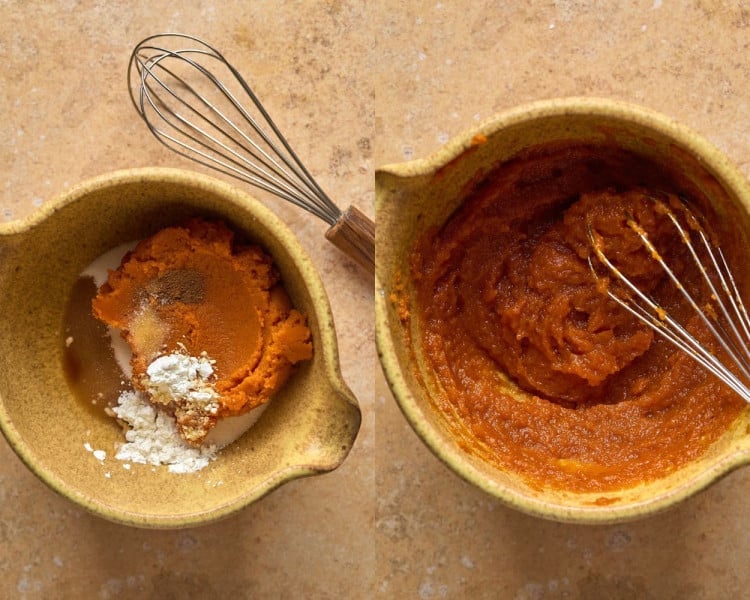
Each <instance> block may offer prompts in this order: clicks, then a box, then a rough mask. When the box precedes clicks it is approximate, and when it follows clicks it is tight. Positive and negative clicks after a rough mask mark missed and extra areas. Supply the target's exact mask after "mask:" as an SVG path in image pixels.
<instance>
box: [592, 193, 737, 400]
mask: <svg viewBox="0 0 750 600" xmlns="http://www.w3.org/2000/svg"><path fill="white" fill-rule="evenodd" d="M650 199H651V201H653V203H654V207H655V210H656V212H657V213H659V214H661V215H663V216H664V217H666V218H667V219H668V222H669V223H671V226H672V227H673V228H674V232H675V234H676V235H677V237H678V239H679V240H680V241H681V242H682V243H683V244H684V248H685V250H686V253H685V254H686V255H687V256H688V257H689V261H688V263H687V264H692V265H693V266H694V267H695V268H696V269H697V272H698V274H699V278H698V279H699V281H702V283H703V286H704V287H703V289H704V290H705V292H704V293H702V294H699V293H698V292H697V291H696V289H695V286H688V285H687V284H686V282H685V281H683V280H681V279H680V277H678V275H677V274H676V273H675V270H674V269H673V267H671V266H670V265H669V264H667V262H666V261H665V259H664V257H663V256H662V254H661V253H660V252H659V250H658V249H657V248H656V247H655V244H654V243H653V241H652V240H651V239H650V238H649V233H648V232H647V231H646V230H645V229H644V228H643V227H642V226H641V225H640V224H639V223H638V222H637V221H636V219H635V218H634V217H633V216H632V215H630V214H627V215H626V222H627V226H628V227H629V228H630V229H631V230H632V231H633V232H634V233H635V234H636V235H637V236H638V238H640V241H641V243H642V245H643V248H645V250H646V251H647V252H648V254H649V255H650V256H651V258H653V260H655V261H656V262H657V263H658V264H659V265H660V267H661V270H662V271H663V273H664V274H665V275H666V277H667V278H668V280H669V281H670V282H671V285H673V286H674V290H675V291H677V293H678V294H677V297H681V298H682V299H684V300H685V302H686V303H687V304H688V305H689V307H690V308H691V309H692V311H693V312H694V313H695V314H696V315H697V316H698V317H699V319H700V321H701V322H703V324H704V325H705V326H706V328H707V329H708V331H709V332H710V335H711V336H712V337H713V338H714V339H715V340H716V341H717V342H718V345H719V346H720V347H721V349H722V350H723V354H724V356H726V360H725V362H723V361H722V360H720V359H719V358H718V356H717V355H716V354H715V353H714V352H712V351H711V350H710V349H709V348H707V347H706V346H705V345H704V344H703V343H701V342H700V341H699V340H698V339H697V338H696V337H695V336H694V335H693V334H692V333H691V332H690V331H688V329H687V328H686V327H685V325H684V324H681V323H680V322H678V321H677V320H676V319H675V318H674V316H673V315H672V314H670V311H668V310H667V309H666V308H664V307H663V306H661V305H660V304H659V303H658V302H657V301H656V299H655V298H654V297H653V295H650V294H647V293H645V292H644V291H643V290H642V288H641V287H639V286H638V285H636V283H634V281H633V280H631V279H630V278H629V277H627V276H626V275H625V274H624V273H623V272H622V270H621V269H619V268H618V267H617V266H616V265H615V264H614V262H613V259H614V257H609V256H608V255H607V251H606V241H607V240H606V238H605V237H604V236H603V235H602V234H601V233H600V232H598V231H596V230H595V229H594V228H593V227H592V226H591V223H589V224H588V236H589V242H590V245H591V249H592V251H593V256H594V257H596V261H598V263H599V265H601V266H603V267H605V268H606V270H607V271H608V272H609V274H610V275H611V276H612V277H613V278H614V279H615V280H616V281H619V282H620V283H621V284H622V285H611V284H608V285H607V287H606V289H607V294H608V295H609V297H610V298H612V299H613V300H614V301H615V302H617V303H618V304H619V305H620V306H622V307H623V308H625V309H626V310H627V311H628V312H630V313H631V314H632V315H633V316H635V317H636V318H638V319H639V320H640V321H641V322H643V323H645V324H646V325H647V326H649V327H650V328H651V329H652V330H653V331H654V332H655V333H657V334H659V335H661V336H662V337H664V338H665V339H667V340H668V341H669V342H671V343H672V344H674V346H676V347H677V348H679V349H680V350H681V351H683V352H685V353H686V354H687V355H688V356H690V357H691V358H692V359H693V360H695V361H696V362H697V363H698V364H700V365H702V366H703V367H704V368H706V369H707V370H708V371H710V372H711V373H713V374H714V375H715V376H716V377H718V378H719V379H720V380H721V381H723V382H724V383H725V384H727V385H728V386H729V387H730V388H731V389H732V390H734V391H735V392H736V393H737V394H739V395H740V396H741V397H742V398H743V399H744V400H745V401H746V402H750V388H749V387H748V385H747V383H746V382H747V381H750V348H748V340H750V319H749V318H748V312H747V310H746V308H745V304H744V302H743V300H742V297H741V294H740V291H739V289H738V286H737V283H736V281H735V278H734V277H733V275H732V272H731V270H730V268H729V265H728V264H727V260H726V258H725V256H724V253H723V252H722V251H721V249H720V248H719V247H718V246H716V245H715V244H714V243H713V242H712V240H711V238H710V236H709V235H708V233H707V232H706V229H705V228H704V227H703V226H702V225H701V222H700V220H699V219H698V217H697V216H696V214H694V213H693V212H692V211H691V210H690V208H689V207H688V206H687V205H686V204H685V203H684V202H680V201H677V200H676V197H672V200H673V201H672V202H670V203H669V204H668V203H667V202H666V201H664V200H662V199H660V198H658V197H656V196H652V197H650ZM589 264H590V266H591V268H592V271H593V272H594V275H595V276H596V277H597V278H601V277H602V276H601V275H600V274H599V270H598V269H597V264H596V263H595V260H594V258H593V257H592V256H590V257H589Z"/></svg>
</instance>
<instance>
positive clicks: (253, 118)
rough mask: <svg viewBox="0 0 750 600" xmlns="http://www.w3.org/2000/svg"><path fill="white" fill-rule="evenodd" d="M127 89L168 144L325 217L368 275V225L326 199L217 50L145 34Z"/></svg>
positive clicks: (330, 235) (371, 238)
mask: <svg viewBox="0 0 750 600" xmlns="http://www.w3.org/2000/svg"><path fill="white" fill-rule="evenodd" d="M128 90H129V92H130V98H131V100H132V101H133V105H134V106H135V108H136V110H137V111H138V113H139V114H140V116H141V117H142V118H143V120H144V121H145V123H146V125H147V126H148V128H149V130H150V131H151V133H152V134H153V135H154V136H155V137H156V138H157V139H158V140H159V141H160V142H162V143H163V144H164V145H165V146H167V147H168V148H170V149H171V150H173V151H174V152H176V153H177V154H180V155H181V156H184V157H186V158H189V159H191V160H193V161H195V162H197V163H200V164H202V165H204V166H207V167H210V168H212V169H215V170H216V171H219V172H221V173H223V174H225V175H229V176H231V177H234V178H236V179H239V180H241V181H244V182H246V183H248V184H250V185H252V186H254V187H256V188H259V189H262V190H264V191H266V192H269V193H271V194H273V195H275V196H276V197H278V198H280V199H282V200H285V201H288V202H291V203H292V204H294V205H296V206H299V207H300V208H303V209H304V210H306V211H308V212H309V213H311V214H313V215H315V216H316V217H318V218H320V219H322V220H323V221H325V222H326V223H327V224H328V225H329V226H330V227H329V229H328V230H327V231H326V234H325V235H326V238H327V239H328V240H329V241H331V242H332V243H333V244H334V245H336V246H337V247H338V248H339V249H341V250H343V251H344V252H345V253H346V254H348V255H349V256H350V257H351V258H353V259H354V260H355V261H356V262H358V263H359V264H360V265H362V266H363V267H365V268H366V269H368V270H369V271H370V272H372V271H373V269H374V262H375V225H374V223H373V222H372V220H370V219H369V218H368V217H367V216H366V215H364V213H362V212H361V211H360V210H359V209H357V208H356V207H354V206H350V207H349V208H348V209H346V210H345V211H342V210H341V209H339V208H338V206H337V205H336V204H335V203H334V202H333V201H331V199H330V198H329V197H328V195H327V194H326V193H325V192H324V191H323V189H322V188H321V187H320V186H319V185H318V183H317V182H316V181H315V179H314V178H313V176H312V175H311V174H310V172H309V171H308V170H307V169H306V168H305V166H304V164H303V163H302V161H301V160H300V159H299V158H298V157H297V155H296V154H295V152H294V150H293V149H292V147H291V146H290V145H289V143H288V142H287V140H286V139H285V138H284V136H283V135H282V134H281V131H279V128H278V127H277V126H276V124H275V123H274V122H273V120H272V119H271V117H270V116H269V114H268V112H266V110H265V108H264V107H263V105H262V104H261V102H260V100H259V99H258V97H257V96H256V95H255V93H254V92H253V90H252V89H251V88H250V86H249V85H248V83H247V82H246V81H245V79H244V78H243V77H242V76H241V75H240V73H239V72H238V71H237V70H236V69H235V68H234V67H233V66H232V65H231V64H230V63H229V62H228V61H227V59H226V58H224V56H223V55H222V54H221V53H220V52H219V51H218V50H216V49H215V48H214V47H212V46H210V45H209V44H207V43H206V42H204V41H202V40H200V39H199V38H196V37H194V36H191V35H185V34H180V33H165V34H158V35H153V36H150V37H147V38H145V39H144V40H142V41H141V42H140V43H139V44H138V45H136V47H135V48H134V50H133V52H132V54H131V57H130V63H129V65H128Z"/></svg>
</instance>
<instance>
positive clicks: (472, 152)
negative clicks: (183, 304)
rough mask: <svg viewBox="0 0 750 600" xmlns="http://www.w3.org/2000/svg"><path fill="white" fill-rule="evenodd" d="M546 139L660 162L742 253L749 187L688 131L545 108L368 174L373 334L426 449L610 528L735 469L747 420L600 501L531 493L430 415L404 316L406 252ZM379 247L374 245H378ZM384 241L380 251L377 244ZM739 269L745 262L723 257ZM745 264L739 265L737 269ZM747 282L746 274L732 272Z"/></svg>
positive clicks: (472, 474) (430, 387)
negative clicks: (688, 457)
mask: <svg viewBox="0 0 750 600" xmlns="http://www.w3.org/2000/svg"><path fill="white" fill-rule="evenodd" d="M555 142H584V143H595V144H596V143H599V144H616V145H618V146H620V147H621V148H623V149H626V150H629V151H631V152H634V153H636V154H639V155H642V156H644V157H645V158H647V159H649V160H651V161H652V162H654V163H656V164H660V165H666V166H667V167H668V168H669V169H670V170H672V171H674V172H676V173H679V174H680V175H681V176H682V177H684V178H685V179H686V181H687V182H688V183H689V184H690V185H691V186H694V187H695V189H696V190H697V191H699V192H700V193H702V194H703V195H705V196H706V197H707V198H708V199H709V201H710V205H711V206H710V207H706V208H707V209H708V210H710V211H712V212H714V213H715V215H716V219H715V220H716V221H717V222H718V223H719V224H720V228H721V229H722V230H721V231H720V232H719V233H720V235H722V236H723V239H727V238H728V237H731V240H732V242H733V247H734V248H739V249H742V248H746V247H747V242H748V236H749V234H750V217H749V216H748V214H749V213H748V206H749V205H748V201H749V200H750V191H749V190H748V186H747V183H746V182H745V180H744V179H743V178H742V176H741V175H740V174H739V173H738V172H737V171H736V170H735V169H734V168H733V167H732V166H731V165H730V164H729V163H728V162H727V160H726V159H725V158H724V157H723V156H722V155H721V154H720V153H719V152H718V151H716V149H715V148H713V147H712V146H711V145H710V144H708V143H707V142H706V141H705V140H703V139H702V138H700V137H699V136H697V135H696V134H695V133H693V132H691V131H689V130H687V129H685V128H683V127H681V126H679V125H678V124H675V123H674V122H672V121H670V120H669V119H667V118H665V117H662V116H660V115H656V114H653V113H651V112H649V111H646V110H643V109H640V108H638V107H634V106H630V105H626V104H620V103H615V102H609V101H599V100H595V99H570V100H563V101H549V102H542V103H537V104H534V105H531V106H525V107H521V108H519V109H516V110H514V111H511V112H508V113H505V114H503V115H500V116H498V117H497V118H496V119H494V120H492V121H490V122H488V123H486V124H484V125H483V126H481V127H480V128H478V129H477V130H475V131H471V132H467V133H466V134H464V135H462V136H461V137H459V138H456V139H455V140H453V141H451V142H450V143H449V144H447V145H446V146H445V147H444V148H443V149H441V150H440V151H439V152H438V153H437V154H435V155H433V156H432V157H430V158H428V159H424V160H417V161H412V162H409V163H404V164H400V165H390V166H386V167H383V168H382V169H380V170H379V171H378V172H377V173H376V210H377V235H378V240H379V243H378V244H377V270H376V287H377V290H378V292H379V293H378V294H377V299H376V319H377V322H376V326H377V330H376V331H377V341H378V346H379V354H380V356H381V361H382V364H383V368H384V371H385V374H386V377H387V379H388V381H389V384H390V386H391V389H392V391H393V393H394V396H395V397H396V399H397V401H398V403H399V405H400V407H401V409H402V410H403V412H404V414H405V415H406V417H407V419H408V420H409V421H410V423H411V424H412V426H413V427H414V429H415V430H416V432H417V433H418V434H419V435H420V436H421V437H422V439H423V440H424V441H425V443H426V444H427V445H428V446H429V447H430V448H431V449H432V450H433V451H434V452H435V453H436V454H437V455H438V456H439V457H440V458H441V459H442V460H444V461H445V462H446V463H447V464H448V465H449V466H450V467H451V468H453V469H454V470H456V471H457V472H458V473H459V474H461V475H462V476H463V477H465V478H466V479H467V480H469V481H471V482H472V483H474V484H476V485H478V486H479V487H481V488H483V489H485V490H486V491H488V492H489V493H491V494H493V495H495V496H496V497H498V498H500V499H502V500H504V501H505V502H507V503H509V504H511V505H513V506H515V507H517V508H519V509H522V510H524V511H526V512H530V513H532V514H537V515H540V516H544V517H548V518H553V519H558V520H567V521H581V522H612V521H618V520H624V519H628V518H634V517H636V516H640V515H644V514H647V513H649V512H653V511H656V510H658V509H661V508H664V507H666V506H668V505H670V504H672V503H674V502H676V501H677V500H679V499H681V498H684V497H686V496H687V495H689V494H691V493H693V492H695V491H697V490H698V489H701V488H702V487H705V486H706V485H708V484H709V483H711V482H712V481H714V480H715V479H717V478H718V477H719V476H720V475H722V474H724V473H726V472H728V471H729V470H731V469H732V468H734V467H736V466H739V465H740V464H744V463H745V462H746V461H747V459H748V458H747V457H748V453H749V452H750V444H748V440H747V434H746V432H747V430H748V427H749V426H750V412H749V411H744V412H743V413H742V415H741V416H740V417H739V418H738V419H737V420H736V421H735V423H734V425H733V426H732V427H731V428H730V429H729V430H728V431H727V432H726V433H725V434H724V435H723V436H722V437H721V438H720V439H719V440H718V441H717V442H716V443H715V444H714V445H713V446H712V447H711V448H710V450H709V451H708V452H707V454H705V455H704V456H703V457H702V458H701V459H700V460H698V461H695V462H693V463H690V464H689V465H688V466H687V467H685V468H682V469H680V470H678V471H676V472H674V473H673V474H672V475H670V476H668V477H666V478H663V479H660V480H657V481H652V482H649V483H644V484H641V485H638V486H637V487H634V488H629V489H623V490H617V491H614V492H608V493H573V492H567V491H564V490H556V489H539V488H537V487H531V486H529V485H528V484H527V483H525V482H524V480H523V479H522V478H521V477H519V476H518V475H517V474H514V473H510V472H507V471H504V470H502V469H499V468H497V467H494V466H492V465H490V464H488V463H487V462H485V461H482V460H480V459H478V458H476V457H475V456H473V455H471V454H469V453H467V452H464V451H463V450H461V448H460V445H459V440H457V439H456V435H455V434H452V433H451V432H450V431H449V427H448V426H447V425H446V423H445V420H444V418H443V417H442V416H441V415H440V414H438V412H437V411H436V410H434V409H433V408H432V405H431V400H430V398H431V397H433V396H434V395H435V394H437V393H439V390H438V389H437V387H436V386H437V384H436V383H435V378H434V377H433V376H432V375H431V373H430V369H429V367H428V366H427V364H426V362H425V360H424V359H423V355H422V353H421V349H420V345H419V341H418V340H419V339H420V335H419V323H418V320H417V319H413V318H410V315H411V314H412V312H413V308H414V307H413V306H412V305H411V304H410V302H411V300H410V298H412V297H413V294H412V293H411V291H410V290H411V287H410V286H411V283H410V276H409V262H408V260H409V254H410V252H411V250H412V247H413V240H415V239H418V237H419V236H420V235H421V234H422V232H424V231H425V230H426V229H428V228H430V227H433V226H439V225H441V224H443V223H444V222H445V221H446V220H447V219H448V218H449V216H450V215H451V214H452V213H453V212H454V211H455V210H456V208H457V207H458V206H459V205H460V204H461V202H462V201H463V200H464V199H465V198H466V196H467V194H468V193H469V191H470V190H471V188H472V186H473V184H475V183H476V182H478V181H480V180H481V179H482V178H483V176H484V175H486V174H487V173H488V172H489V171H491V170H493V169H494V168H496V167H497V166H498V165H499V164H501V163H502V162H504V161H506V160H508V159H510V158H512V157H514V156H516V155H517V154H518V153H519V152H520V151H522V150H525V149H528V148H531V147H535V146H538V145H543V144H547V143H555ZM380 240H383V241H384V242H383V243H380ZM385 240H387V242H388V243H385ZM732 258H734V259H737V258H738V257H736V256H734V257H730V262H733V264H739V265H744V264H745V263H746V261H744V260H742V261H737V260H734V261H731V259H732ZM743 268H744V267H743ZM740 275H741V276H740V279H741V280H742V281H743V282H744V283H745V284H747V282H748V279H749V277H748V275H749V274H748V273H747V272H744V273H742V274H740Z"/></svg>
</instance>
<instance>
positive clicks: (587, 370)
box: [400, 145, 745, 492]
mask: <svg viewBox="0 0 750 600" xmlns="http://www.w3.org/2000/svg"><path fill="white" fill-rule="evenodd" d="M535 152H536V153H535V154H530V155H529V156H525V157H519V158H517V159H515V160H512V161H509V162H508V163H506V164H503V165H502V166H501V167H499V168H498V169H497V171H496V172H494V173H493V174H491V175H490V176H489V177H488V178H487V180H485V181H484V182H482V183H480V184H479V185H478V186H477V188H476V189H475V190H474V191H473V192H472V194H471V195H470V196H469V197H468V199H467V200H466V201H465V202H464V203H463V204H462V206H461V207H460V208H459V209H458V210H457V211H456V213H455V214H454V215H453V216H452V217H451V218H450V219H449V220H448V222H446V223H445V224H444V225H443V226H442V227H441V228H440V229H436V230H430V231H427V232H425V233H424V234H423V235H422V236H421V237H420V239H419V240H418V242H417V244H416V245H415V248H414V250H413V252H412V255H411V276H412V281H413V286H414V289H415V296H414V297H413V298H412V299H411V300H412V306H413V311H412V313H413V314H414V317H415V318H418V319H419V322H420V327H419V330H420V331H421V339H420V340H419V341H418V344H419V346H420V347H421V350H422V353H423V355H424V356H425V359H426V361H427V363H428V364H429V366H430V370H431V373H432V375H431V377H434V379H435V385H433V386H431V388H432V389H436V390H440V391H439V392H436V393H435V394H434V397H433V402H434V404H435V408H436V409H437V410H438V411H439V412H440V413H442V414H443V415H444V416H445V421H446V423H447V424H448V425H449V427H451V428H452V429H453V430H454V431H455V436H456V439H457V443H458V444H459V445H461V446H462V447H463V448H465V449H466V450H467V451H468V452H471V453H474V454H477V455H479V456H482V457H483V458H485V459H486V460H488V461H490V462H492V463H494V464H497V465H498V466H500V467H501V468H503V469H508V470H511V471H513V472H515V473H518V474H519V475H521V476H522V477H524V478H526V480H527V481H528V482H529V484H530V485H532V486H534V487H553V488H558V489H566V490H573V491H589V492H596V491H612V490H616V489H622V488H626V487H629V486H633V485H636V484H638V483H640V482H643V481H649V480H653V479H656V478H659V477H662V476H665V475H666V474H668V473H671V472H672V471H674V470H675V469H678V468H679V467H681V466H682V465H685V464H686V463H688V462H689V461H691V460H693V459H694V458H696V457H698V456H700V455H702V454H703V453H705V452H706V450H707V448H708V447H709V446H710V445H711V444H712V443H713V442H714V441H715V440H716V439H717V438H718V437H719V436H720V435H721V434H722V433H723V432H724V431H726V429H727V428H728V427H729V426H730V425H731V424H732V423H733V421H734V420H735V419H736V417H737V416H738V415H739V414H740V412H741V411H742V409H743V408H744V406H745V403H744V402H743V401H742V400H741V399H740V398H739V397H737V396H736V395H735V394H734V393H733V392H732V391H731V390H730V389H728V388H727V387H726V386H725V385H724V384H722V383H721V382H719V381H718V380H717V379H716V378H715V377H714V376H713V375H711V374H709V373H707V372H706V371H705V370H703V369H701V368H700V367H698V366H697V365H696V364H695V363H694V362H693V361H692V360H691V359H690V358H689V357H687V356H686V355H684V354H683V353H681V352H680V351H678V350H676V349H675V348H673V347H672V346H671V345H669V344H668V343H667V342H665V341H664V340H662V339H661V338H658V336H655V335H654V334H653V333H652V331H651V330H650V329H648V328H647V327H646V326H645V325H643V324H642V323H640V322H639V321H638V320H637V319H635V318H634V317H633V316H632V315H630V314H629V313H628V312H627V311H625V310H624V309H623V308H622V307H620V306H619V305H618V304H617V303H616V302H614V301H613V300H611V299H610V298H609V297H608V296H607V293H606V291H607V286H608V285H615V284H616V283H615V282H611V281H610V282H606V281H605V282H602V281H601V280H599V281H598V280H597V279H596V278H594V277H593V276H592V273H591V269H590V266H589V263H588V256H589V254H590V252H591V246H590V244H591V242H590V240H589V234H588V231H589V229H588V225H589V224H590V225H591V227H592V229H593V230H594V231H596V232H598V233H599V234H601V238H602V241H601V243H602V244H604V246H605V248H604V249H605V250H606V254H607V256H609V257H610V259H612V261H613V262H614V263H615V264H616V266H617V268H618V269H620V270H621V271H622V272H623V273H625V274H626V275H627V276H628V277H629V278H630V279H632V280H633V281H635V282H636V283H637V285H639V287H641V289H643V290H644V291H646V292H648V293H652V294H653V295H654V297H655V298H656V299H657V300H658V302H659V304H660V306H664V307H665V309H667V310H669V312H670V314H671V315H672V316H674V317H675V318H676V319H677V320H678V321H681V322H684V323H686V324H687V326H688V328H689V329H690V330H691V331H692V332H693V333H694V334H695V335H696V336H698V337H699V338H700V339H702V340H704V342H705V344H706V345H707V346H708V347H709V348H712V349H714V350H716V351H718V349H717V348H714V346H715V344H713V345H712V343H711V341H710V338H709V336H708V335H707V332H706V331H705V326H704V325H703V324H702V323H701V322H700V321H699V319H698V318H697V317H695V316H694V315H692V313H691V311H690V309H689V307H687V306H685V303H684V301H682V300H681V299H680V297H679V293H678V292H676V291H675V290H674V288H673V287H671V286H670V285H668V282H665V279H666V278H665V276H664V274H663V272H662V271H661V268H660V266H659V265H658V264H657V263H656V261H654V259H653V257H651V256H650V255H649V251H648V250H647V249H644V247H643V244H642V242H641V241H640V240H639V239H638V236H637V233H636V232H634V231H633V230H632V228H630V227H629V226H628V224H627V219H628V218H629V216H632V217H633V218H634V219H635V220H636V221H637V222H638V223H639V224H640V226H642V227H643V228H644V229H645V230H647V231H648V232H649V237H650V238H651V239H652V240H653V241H654V243H655V245H656V246H657V247H659V248H660V251H661V253H662V255H663V257H664V259H665V260H666V261H667V262H669V263H671V264H673V265H674V267H675V269H676V270H677V272H678V274H679V276H680V277H681V278H682V280H683V281H685V283H686V284H688V285H690V284H691V283H692V281H691V278H695V279H698V278H699V273H698V272H697V269H693V270H692V272H691V271H690V269H686V268H684V266H685V265H687V264H688V262H687V261H686V260H685V258H684V254H685V248H684V243H683V242H682V240H681V239H680V238H679V236H678V235H675V234H674V232H673V230H672V228H671V227H670V226H669V224H668V223H667V222H666V217H665V216H664V215H663V214H662V212H661V211H659V210H658V208H657V207H656V205H655V204H654V203H653V202H652V201H651V200H650V199H649V198H648V196H649V195H650V194H651V193H652V192H649V191H648V190H662V189H665V188H667V189H668V188H670V186H671V187H672V189H676V188H677V187H678V183H677V182H676V181H674V180H672V179H670V176H669V175H668V174H666V173H664V172H661V171H659V170H658V169H657V168H656V167H654V165H652V164H651V163H647V162H646V161H644V160H643V159H640V158H638V157H636V156H634V155H630V154H627V153H626V152H624V151H622V150H618V149H616V148H610V147H607V146H601V147H599V146H596V147H595V146H579V145H560V146H550V147H543V148H540V149H537V150H536V151H535ZM656 193H658V194H660V195H662V196H665V195H668V194H663V193H662V192H656ZM597 243H599V242H597ZM729 250H730V251H731V248H729ZM696 285H699V284H697V283H696ZM400 313H401V314H405V313H404V312H403V311H400Z"/></svg>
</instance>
